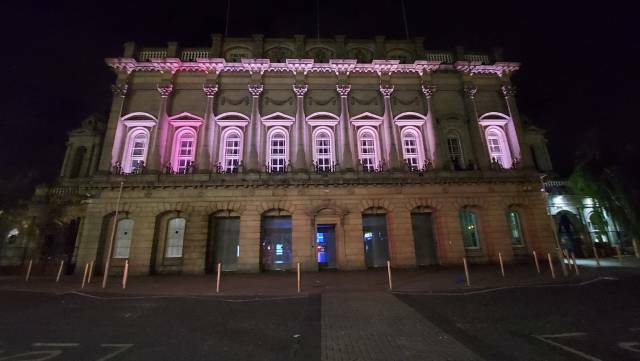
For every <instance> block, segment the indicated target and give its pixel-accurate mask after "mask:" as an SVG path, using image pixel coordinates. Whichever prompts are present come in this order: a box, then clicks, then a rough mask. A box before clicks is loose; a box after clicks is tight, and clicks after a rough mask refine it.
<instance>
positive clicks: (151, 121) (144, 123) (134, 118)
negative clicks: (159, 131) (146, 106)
mask: <svg viewBox="0 0 640 361" xmlns="http://www.w3.org/2000/svg"><path fill="white" fill-rule="evenodd" d="M120 120H121V121H122V122H123V123H124V124H125V125H126V126H127V127H153V126H155V125H156V124H157V123H158V120H157V119H156V118H155V117H154V116H153V115H151V114H149V113H143V112H135V113H130V114H127V115H125V116H124V117H122V118H120Z"/></svg>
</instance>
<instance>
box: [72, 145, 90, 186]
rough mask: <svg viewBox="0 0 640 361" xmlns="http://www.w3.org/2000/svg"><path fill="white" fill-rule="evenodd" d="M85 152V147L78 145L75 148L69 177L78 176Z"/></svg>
mask: <svg viewBox="0 0 640 361" xmlns="http://www.w3.org/2000/svg"><path fill="white" fill-rule="evenodd" d="M86 154H87V148H86V147H79V148H78V149H76V151H75V154H74V156H73V163H72V164H71V173H70V174H69V178H78V177H79V176H80V170H81V169H82V163H83V162H84V158H85V155H86Z"/></svg>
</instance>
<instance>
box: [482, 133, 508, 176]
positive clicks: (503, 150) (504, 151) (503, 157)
mask: <svg viewBox="0 0 640 361" xmlns="http://www.w3.org/2000/svg"><path fill="white" fill-rule="evenodd" d="M484 137H485V143H486V147H487V151H488V152H489V162H491V163H493V158H494V157H495V158H496V160H497V161H498V163H500V166H501V167H502V168H504V169H510V168H511V167H512V165H513V159H512V158H511V148H510V147H509V143H508V141H507V137H506V134H505V132H504V130H503V129H502V128H500V127H498V126H495V125H491V126H488V127H486V128H485V130H484ZM489 139H497V141H498V146H499V147H500V153H495V152H493V151H492V150H491V145H490V144H489ZM496 156H499V158H498V157H496ZM498 159H500V160H498Z"/></svg>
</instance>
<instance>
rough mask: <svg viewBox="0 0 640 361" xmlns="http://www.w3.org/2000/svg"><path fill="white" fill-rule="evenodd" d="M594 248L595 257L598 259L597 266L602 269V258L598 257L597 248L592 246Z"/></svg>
mask: <svg viewBox="0 0 640 361" xmlns="http://www.w3.org/2000/svg"><path fill="white" fill-rule="evenodd" d="M592 248H593V255H594V256H595V257H596V265H598V267H600V257H598V249H597V248H596V246H592Z"/></svg>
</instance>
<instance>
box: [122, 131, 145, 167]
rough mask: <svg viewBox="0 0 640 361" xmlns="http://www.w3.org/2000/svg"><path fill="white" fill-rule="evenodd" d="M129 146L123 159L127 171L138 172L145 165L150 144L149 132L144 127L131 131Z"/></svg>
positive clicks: (123, 165)
mask: <svg viewBox="0 0 640 361" xmlns="http://www.w3.org/2000/svg"><path fill="white" fill-rule="evenodd" d="M127 139H128V140H127V148H126V150H125V152H124V159H123V160H122V169H123V172H125V173H138V172H140V171H141V170H142V169H143V168H144V165H145V161H146V159H147V149H148V145H149V132H148V131H147V130H146V129H144V128H136V129H133V130H131V131H130V132H129V136H128V137H127Z"/></svg>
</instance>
